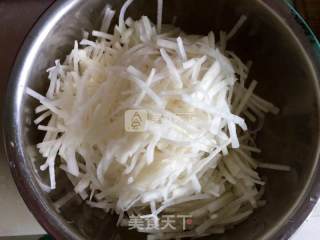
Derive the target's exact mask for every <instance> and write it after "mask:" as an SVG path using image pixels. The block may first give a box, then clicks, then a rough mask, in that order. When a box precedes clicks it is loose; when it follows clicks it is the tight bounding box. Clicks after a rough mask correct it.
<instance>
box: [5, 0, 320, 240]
mask: <svg viewBox="0 0 320 240" xmlns="http://www.w3.org/2000/svg"><path fill="white" fill-rule="evenodd" d="M106 2H108V3H109V4H110V5H112V6H113V7H114V8H115V9H119V7H120V6H121V5H122V3H123V1H116V0H109V1H105V0H90V1H85V0H67V1H58V2H57V3H55V4H54V5H53V6H52V7H51V8H50V9H49V11H47V13H46V14H45V15H44V16H43V17H42V18H41V19H40V20H39V22H38V24H37V25H36V26H35V27H34V29H33V31H32V32H31V33H30V34H29V36H28V38H27V39H26V41H25V43H24V46H23V48H22V49H21V52H20V54H19V56H18V58H17V61H16V64H15V67H14V70H13V72H12V75H11V80H10V83H9V88H8V90H7V99H6V100H7V103H6V109H5V116H4V117H5V118H4V119H5V124H4V127H3V133H4V140H5V143H6V154H7V157H8V159H9V161H10V166H11V170H12V173H13V175H14V178H15V181H16V183H17V186H18V188H19V190H20V192H21V194H22V196H23V198H24V200H25V201H26V203H27V205H28V206H29V208H30V209H31V211H32V212H33V214H34V215H35V216H36V218H37V219H38V220H39V222H40V223H41V224H42V225H43V227H44V228H45V229H47V230H48V232H50V233H51V234H52V235H53V236H54V237H55V238H56V239H130V240H131V239H142V238H143V237H142V235H140V234H138V233H135V232H133V231H127V230H125V229H120V228H116V227H115V223H114V220H115V219H114V217H112V216H108V215H106V214H104V213H103V212H101V211H99V210H97V209H91V208H89V207H88V206H86V205H85V203H83V202H82V201H81V200H80V199H79V198H77V197H75V198H74V199H72V201H71V202H69V203H68V204H67V205H66V206H65V207H63V208H62V209H61V213H57V212H56V210H55V209H54V207H53V204H52V202H54V201H55V200H56V199H58V198H59V197H61V196H62V195H63V194H65V193H66V192H68V191H70V190H71V189H72V186H71V184H70V183H69V182H68V181H67V180H66V177H65V176H64V175H63V173H62V172H61V171H57V174H58V176H57V179H58V182H57V184H58V185H57V186H58V189H57V190H56V191H54V192H50V193H48V192H46V191H45V189H44V188H43V183H44V182H47V181H48V176H47V174H46V173H42V172H39V171H38V166H39V164H40V163H41V162H42V161H43V159H42V158H41V156H40V155H39V154H38V153H37V151H36V149H35V144H36V143H37V142H38V141H39V140H40V139H41V134H40V133H38V132H37V131H35V126H34V125H33V124H32V120H33V119H34V117H35V116H34V114H33V109H34V107H35V106H36V104H37V103H36V101H34V100H32V99H30V98H29V97H27V96H26V95H25V94H24V89H25V86H26V85H28V86H30V87H32V88H34V89H36V90H38V91H40V92H44V91H45V88H46V86H47V80H46V72H45V69H46V68H47V67H49V66H51V65H52V64H53V61H54V60H55V59H56V58H60V57H63V56H64V55H65V54H66V53H67V52H68V51H69V50H70V49H71V47H72V44H73V40H74V39H80V38H81V30H82V29H87V30H91V29H93V28H94V27H96V26H98V22H99V20H100V16H101V9H102V6H103V5H104V4H105V3H106ZM155 13H156V1H150V0H149V1H147V0H136V1H135V2H134V5H133V6H132V7H130V8H129V11H128V14H129V15H131V16H133V17H139V16H140V15H141V14H145V15H148V16H151V17H152V18H153V19H154V18H155ZM241 14H246V15H247V16H248V18H249V19H248V23H247V24H246V26H245V27H244V28H243V29H242V30H241V31H240V32H239V34H238V36H237V38H236V40H234V41H233V42H231V43H230V48H231V49H232V50H233V51H235V52H236V53H237V54H238V55H240V57H242V58H243V59H244V60H249V59H250V60H253V62H254V65H253V68H252V73H251V74H252V77H253V78H256V79H257V80H258V81H259V83H260V84H259V87H258V92H259V93H260V94H261V95H262V96H264V97H265V98H266V99H268V100H271V101H272V102H274V103H275V104H276V105H278V106H279V107H280V108H281V113H280V114H279V115H278V116H270V117H268V118H267V119H266V124H265V127H264V129H263V130H262V131H261V132H260V134H259V135H258V144H259V146H260V148H261V149H262V151H263V154H262V155H261V158H263V159H264V160H265V161H268V162H277V163H284V164H290V165H291V166H292V167H293V169H294V170H293V171H292V172H291V173H289V174H287V173H285V174H284V173H278V172H272V171H261V174H262V175H264V176H265V177H266V178H267V179H268V185H267V190H266V199H267V201H268V204H267V205H266V206H265V207H263V208H261V209H258V210H257V211H256V213H255V214H254V215H253V216H252V217H251V218H250V219H249V220H248V221H246V222H244V223H243V224H241V225H239V226H237V227H236V228H235V229H233V230H230V231H228V232H227V233H226V234H224V235H220V236H219V235H218V236H215V237H214V239H221V240H223V239H225V240H229V239H230V240H233V239H237V240H257V239H288V238H289V236H290V235H291V234H292V233H293V232H294V231H295V229H296V228H297V227H298V226H299V225H300V224H301V222H302V221H303V220H304V219H305V217H306V216H307V215H308V213H309V212H310V210H311V209H312V207H313V205H314V203H315V200H316V199H317V198H318V197H319V193H320V163H319V112H320V111H319V77H320V73H319V66H320V65H319V64H320V62H319V58H318V56H317V55H316V52H315V51H314V48H313V47H312V45H311V44H310V43H309V41H308V39H307V38H306V36H305V33H304V32H303V30H302V28H301V27H300V26H299V25H298V24H297V22H296V20H295V19H294V17H293V16H292V14H291V13H290V11H289V9H288V7H287V6H286V5H285V4H283V3H282V2H280V1H278V0H254V1H252V0H250V1H249V0H228V1H225V0H215V1H210V0H202V1H195V0H174V1H165V10H164V19H165V21H167V22H170V21H171V20H172V18H173V16H177V17H178V18H177V25H179V26H181V27H182V29H184V30H185V31H186V32H189V33H207V32H208V31H209V30H220V29H229V28H230V27H231V26H232V24H233V23H234V22H235V21H236V20H237V19H238V18H239V16H240V15H241ZM211 238H212V237H211ZM207 239H210V238H207Z"/></svg>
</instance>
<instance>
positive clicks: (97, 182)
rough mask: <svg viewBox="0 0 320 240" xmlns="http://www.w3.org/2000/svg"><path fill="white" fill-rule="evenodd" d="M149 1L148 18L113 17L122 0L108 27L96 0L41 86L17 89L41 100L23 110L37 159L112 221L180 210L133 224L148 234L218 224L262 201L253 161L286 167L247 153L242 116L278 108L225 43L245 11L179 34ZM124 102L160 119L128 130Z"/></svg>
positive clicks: (239, 217) (178, 233)
mask: <svg viewBox="0 0 320 240" xmlns="http://www.w3.org/2000/svg"><path fill="white" fill-rule="evenodd" d="M158 1H159V3H158V18H157V20H158V22H157V25H154V24H153V23H152V22H151V21H150V20H149V18H148V17H146V16H143V17H142V18H141V19H140V20H137V21H135V20H133V19H131V18H130V17H129V18H126V19H125V12H126V9H127V8H128V7H129V5H130V4H131V3H132V2H133V0H128V1H126V2H125V4H124V5H123V7H122V9H121V12H120V15H119V22H118V24H117V25H116V26H115V27H114V30H113V33H111V31H109V28H110V26H111V21H112V19H113V17H114V15H115V12H114V11H113V10H112V9H111V8H109V7H106V9H105V10H104V13H105V15H104V18H103V22H102V26H101V29H100V31H92V34H91V36H90V35H89V33H85V34H84V38H83V39H82V40H81V41H80V42H78V41H75V43H74V48H73V50H72V51H71V53H70V54H69V55H68V56H67V57H66V59H65V61H64V62H63V63H61V62H60V60H56V62H55V66H53V67H52V68H49V69H48V72H49V80H50V85H49V88H48V91H47V93H46V96H42V95H40V94H38V93H37V92H35V91H34V90H32V89H30V88H27V89H26V93H27V94H28V95H30V96H32V97H34V98H36V99H37V100H39V102H40V103H41V105H40V106H38V107H37V108H36V109H35V112H36V113H37V114H39V116H38V117H37V118H36V119H35V121H34V122H35V124H36V125H37V126H38V129H39V130H41V131H44V132H45V137H44V139H43V141H42V142H41V143H39V144H38V145H37V148H38V149H39V151H40V153H41V154H42V155H43V157H44V158H45V159H46V161H45V163H44V164H43V165H42V166H41V170H43V171H44V170H47V169H48V170H49V173H50V182H51V189H55V188H56V181H55V170H56V167H60V168H61V169H62V170H64V171H65V172H66V173H67V175H68V177H69V179H70V181H71V182H72V183H73V184H74V186H75V187H74V191H75V193H78V194H80V196H81V197H82V199H84V200H85V201H86V202H87V203H88V204H89V205H90V206H92V207H96V208H101V209H104V210H105V211H106V212H116V213H117V214H119V221H118V224H119V225H121V226H128V225H129V220H130V219H129V216H131V215H135V216H139V217H141V218H142V219H146V218H148V217H151V218H152V219H153V220H154V224H155V225H156V226H157V225H158V226H159V225H161V221H160V219H161V216H162V215H164V214H170V215H178V214H185V215H190V216H192V220H193V222H192V224H191V225H190V226H188V229H186V230H184V229H183V228H182V226H181V225H178V226H176V229H175V230H172V229H160V228H159V229H154V230H152V231H150V230H149V231H147V230H145V229H144V228H138V229H137V230H138V231H141V232H148V233H150V235H149V239H170V238H182V237H198V236H206V235H210V234H212V233H222V232H224V230H225V229H227V228H229V227H232V226H234V225H235V224H237V223H239V222H241V221H243V220H245V219H246V218H247V217H248V216H249V215H250V214H252V212H253V211H254V209H255V208H257V207H259V206H262V205H264V204H265V201H263V200H261V197H262V196H263V190H264V184H265V182H264V181H263V180H262V179H261V178H260V176H259V174H258V173H257V171H256V170H257V168H259V167H261V168H269V169H276V170H283V171H289V170H290V167H288V166H283V165H278V164H271V163H263V162H259V161H257V160H256V159H254V154H257V153H259V152H260V150H259V149H258V148H257V146H256V145H255V142H254V134H255V132H254V131H249V130H248V127H247V124H246V123H247V121H251V122H257V124H256V125H258V129H256V130H259V129H261V127H262V124H263V118H264V115H265V114H266V113H268V112H271V113H273V114H276V113H277V112H278V109H277V108H276V107H275V106H274V105H273V104H271V103H269V102H267V101H266V100H264V99H262V98H260V97H259V96H257V95H255V94H254V90H255V88H256V86H257V82H256V81H254V80H252V81H249V80H248V74H249V69H250V65H251V63H248V64H244V63H243V62H242V61H241V60H240V59H239V58H238V57H237V56H236V55H235V53H233V52H231V51H228V50H227V43H228V40H230V39H231V38H233V37H234V35H235V34H236V33H237V31H238V29H239V28H240V27H241V25H242V24H243V23H244V22H245V20H246V17H245V16H243V17H241V18H240V20H239V22H238V23H236V25H235V27H234V28H233V29H232V30H231V31H230V32H228V33H226V32H223V31H221V32H220V33H219V37H217V38H218V39H219V41H216V39H217V38H216V35H215V34H214V33H213V32H210V33H209V34H208V35H207V36H199V35H187V34H185V33H184V32H183V31H182V30H180V29H179V28H177V27H175V26H173V25H163V24H162V22H161V21H162V20H161V19H162V1H161V0H158ZM131 109H139V110H144V111H147V112H148V114H150V115H152V116H161V119H160V120H159V121H152V120H150V119H149V120H148V121H147V123H146V126H145V129H144V131H142V132H128V131H125V128H124V115H125V112H126V111H127V110H131ZM181 113H187V114H181ZM190 116H191V117H190ZM43 123H46V124H43ZM58 162H59V166H57V163H58ZM73 195H74V194H72V193H70V194H68V195H67V196H65V199H61V201H59V207H60V206H61V205H62V204H64V203H65V202H66V201H68V200H69V199H70V198H71V197H72V196H73Z"/></svg>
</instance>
